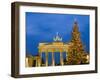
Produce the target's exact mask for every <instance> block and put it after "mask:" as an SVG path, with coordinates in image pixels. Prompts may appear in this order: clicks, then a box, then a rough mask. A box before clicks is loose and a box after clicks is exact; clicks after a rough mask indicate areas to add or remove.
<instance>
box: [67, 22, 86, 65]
mask: <svg viewBox="0 0 100 80" xmlns="http://www.w3.org/2000/svg"><path fill="white" fill-rule="evenodd" d="M71 44H72V45H71V46H70V48H69V52H68V57H67V64H81V63H85V62H86V57H84V56H85V51H84V46H83V44H82V42H81V39H80V32H79V28H78V23H77V21H75V22H74V26H73V31H72V40H71Z"/></svg>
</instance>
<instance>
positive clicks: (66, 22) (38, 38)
mask: <svg viewBox="0 0 100 80" xmlns="http://www.w3.org/2000/svg"><path fill="white" fill-rule="evenodd" d="M75 19H76V20H77V22H78V27H79V31H80V33H81V40H82V43H83V45H84V47H85V50H86V52H88V53H89V26H90V23H89V20H90V17H89V15H75V14H51V13H33V12H26V53H27V54H31V55H37V54H38V48H37V47H38V44H39V43H40V42H53V37H54V36H55V35H56V33H57V32H59V34H60V36H62V41H63V42H69V41H70V40H71V35H72V34H71V32H72V28H73V24H74V20H75ZM49 55H50V54H49ZM57 55H58V56H59V54H57ZM49 57H50V56H49ZM55 57H56V59H57V56H55ZM49 60H50V59H49Z"/></svg>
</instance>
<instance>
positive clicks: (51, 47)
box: [26, 21, 89, 67]
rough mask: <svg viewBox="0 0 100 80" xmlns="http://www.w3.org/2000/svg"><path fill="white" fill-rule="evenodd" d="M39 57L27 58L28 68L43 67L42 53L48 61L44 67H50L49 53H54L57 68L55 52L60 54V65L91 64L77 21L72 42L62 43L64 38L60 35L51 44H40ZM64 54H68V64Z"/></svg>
mask: <svg viewBox="0 0 100 80" xmlns="http://www.w3.org/2000/svg"><path fill="white" fill-rule="evenodd" d="M38 52H39V55H38V56H31V57H27V58H26V59H27V60H26V63H27V65H26V66H28V67H32V66H42V64H43V63H42V53H45V57H46V61H45V65H44V66H48V53H49V52H50V53H52V66H55V57H54V54H55V52H59V53H60V65H62V66H63V65H75V64H87V63H89V53H87V52H86V51H85V50H84V47H83V44H82V42H81V39H80V32H79V29H78V23H77V21H75V22H74V25H73V30H72V39H71V41H70V42H68V43H67V42H66V43H64V42H62V37H61V36H59V33H58V32H57V33H56V36H55V37H54V38H53V42H51V43H47V42H45V43H39V46H38ZM63 52H66V54H67V57H66V62H64V59H63Z"/></svg>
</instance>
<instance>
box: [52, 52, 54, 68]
mask: <svg viewBox="0 0 100 80" xmlns="http://www.w3.org/2000/svg"><path fill="white" fill-rule="evenodd" d="M52 66H55V59H54V52H52Z"/></svg>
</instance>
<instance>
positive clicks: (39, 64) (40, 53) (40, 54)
mask: <svg viewBox="0 0 100 80" xmlns="http://www.w3.org/2000/svg"><path fill="white" fill-rule="evenodd" d="M39 56H40V62H39V63H38V66H41V64H42V52H39Z"/></svg>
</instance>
